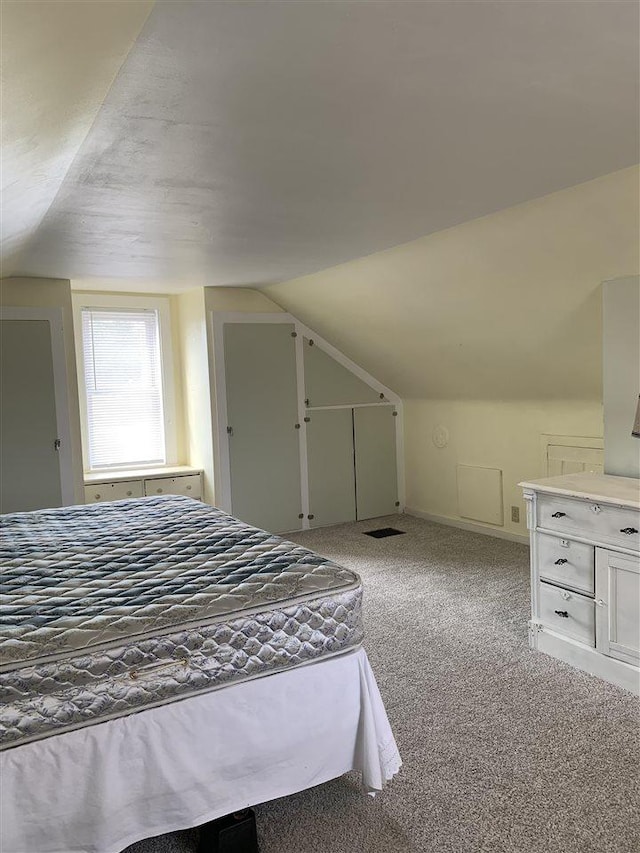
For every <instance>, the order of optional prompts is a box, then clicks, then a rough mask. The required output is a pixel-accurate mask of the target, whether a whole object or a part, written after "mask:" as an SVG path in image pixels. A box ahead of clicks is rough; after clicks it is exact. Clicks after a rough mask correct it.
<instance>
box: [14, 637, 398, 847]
mask: <svg viewBox="0 0 640 853" xmlns="http://www.w3.org/2000/svg"><path fill="white" fill-rule="evenodd" d="M400 765H401V761H400V756H399V753H398V749H397V747H396V743H395V740H394V738H393V734H392V732H391V728H390V726H389V721H388V719H387V715H386V712H385V709H384V706H383V704H382V699H381V697H380V693H379V691H378V687H377V685H376V682H375V678H374V676H373V673H372V671H371V667H370V666H369V661H368V659H367V655H366V653H365V652H364V650H363V649H358V650H356V651H353V652H350V653H348V654H345V655H341V656H339V657H335V658H330V659H328V660H324V661H320V662H318V663H315V664H310V665H307V666H303V667H300V668H298V669H292V670H288V671H285V672H281V673H278V674H276V675H271V676H268V677H266V678H261V679H257V680H255V681H248V682H246V683H244V684H237V685H234V686H231V687H227V688H225V689H223V690H219V691H215V692H212V693H206V694H203V695H202V696H196V697H193V698H191V699H185V700H183V701H181V702H175V703H173V704H169V705H164V706H162V707H159V708H152V709H150V710H147V711H143V712H141V713H138V714H133V715H131V716H129V717H122V718H120V719H116V720H111V721H109V722H105V723H100V724H98V725H95V726H90V727H88V728H84V729H79V730H78V731H72V732H68V733H66V734H61V735H57V736H55V737H50V738H47V739H45V740H41V741H36V742H35V743H29V744H25V745H24V746H19V747H16V748H15V749H11V750H8V751H7V752H5V753H3V754H2V756H1V766H0V779H1V783H2V785H1V788H2V840H1V843H0V849H1V850H2V853H116V851H120V850H122V849H124V848H125V847H127V846H128V845H129V844H132V843H133V842H134V841H138V840H140V839H142V838H148V837H152V836H154V835H161V834H163V833H165V832H171V831H173V830H176V829H186V828H187V827H192V826H197V825H199V824H202V823H206V822H207V821H209V820H213V819H214V818H216V817H220V816H221V815H225V814H229V813H230V812H233V811H238V810H239V809H242V808H244V807H246V806H251V805H257V804H258V803H262V802H266V801H267V800H272V799H275V798H276V797H283V796H286V795H288V794H293V793H295V792H296V791H302V790H304V789H306V788H310V787H312V786H313V785H319V784H320V783H322V782H327V781H328V780H329V779H333V778H335V777H337V776H341V775H342V774H343V773H346V772H348V771H349V770H359V771H361V773H362V781H363V786H364V788H365V790H367V791H368V792H375V791H379V790H381V789H382V787H383V785H384V783H385V781H387V780H388V779H390V778H391V777H392V776H393V775H394V774H395V773H397V771H398V770H399V768H400Z"/></svg>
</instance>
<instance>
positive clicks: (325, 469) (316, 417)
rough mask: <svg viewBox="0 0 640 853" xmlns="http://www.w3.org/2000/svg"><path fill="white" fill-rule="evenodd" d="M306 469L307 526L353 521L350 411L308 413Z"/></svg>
mask: <svg viewBox="0 0 640 853" xmlns="http://www.w3.org/2000/svg"><path fill="white" fill-rule="evenodd" d="M307 467H308V470H309V523H310V526H311V527H323V526H324V525H327V524H339V523H341V522H343V521H355V520H356V484H355V469H354V460H353V409H322V410H319V411H312V412H309V421H308V423H307Z"/></svg>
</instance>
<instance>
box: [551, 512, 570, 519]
mask: <svg viewBox="0 0 640 853" xmlns="http://www.w3.org/2000/svg"><path fill="white" fill-rule="evenodd" d="M566 514H567V513H566V512H554V513H553V514H552V516H551V518H564V517H565V515H566Z"/></svg>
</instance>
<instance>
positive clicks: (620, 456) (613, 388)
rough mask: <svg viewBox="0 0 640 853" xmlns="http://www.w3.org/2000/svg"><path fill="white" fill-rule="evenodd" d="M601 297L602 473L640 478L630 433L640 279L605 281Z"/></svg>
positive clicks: (637, 385)
mask: <svg viewBox="0 0 640 853" xmlns="http://www.w3.org/2000/svg"><path fill="white" fill-rule="evenodd" d="M602 297H603V317H604V329H603V332H604V334H603V362H604V388H603V391H604V464H605V473H607V474H618V475H620V476H623V477H640V438H636V437H635V436H632V435H631V429H632V426H633V423H634V419H635V414H636V408H637V405H638V395H640V278H639V277H638V276H632V277H629V278H623V279H617V280H615V281H607V282H605V283H604V285H603V289H602Z"/></svg>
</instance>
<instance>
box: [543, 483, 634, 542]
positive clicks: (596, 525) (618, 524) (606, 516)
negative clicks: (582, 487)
mask: <svg viewBox="0 0 640 853" xmlns="http://www.w3.org/2000/svg"><path fill="white" fill-rule="evenodd" d="M537 527H542V528H544V529H545V530H554V531H557V532H558V533H568V534H573V535H574V536H581V537H584V538H585V539H593V540H594V541H596V542H598V543H601V544H606V545H619V546H621V547H623V548H630V549H632V550H636V551H637V550H640V533H639V532H638V531H639V530H640V513H638V512H637V510H634V509H630V508H629V509H628V508H626V507H620V506H611V504H604V503H603V504H598V503H595V502H592V501H584V500H580V499H578V498H563V497H556V496H555V495H538V500H537Z"/></svg>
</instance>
